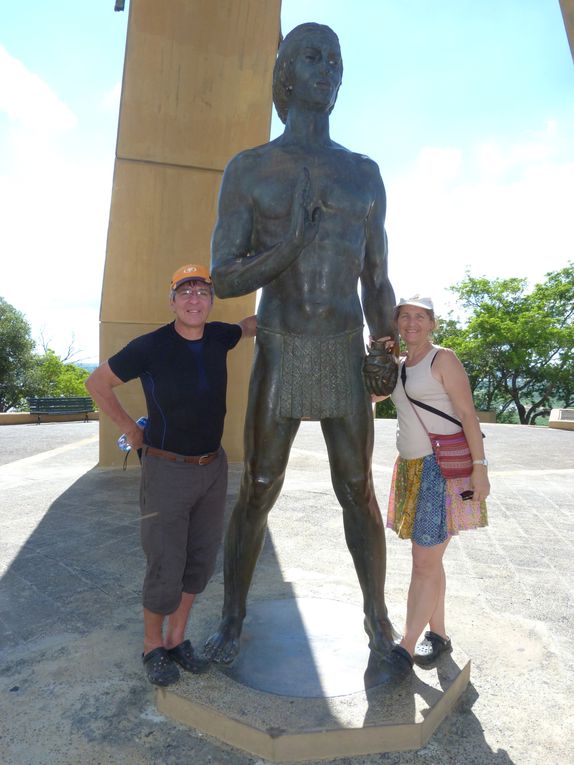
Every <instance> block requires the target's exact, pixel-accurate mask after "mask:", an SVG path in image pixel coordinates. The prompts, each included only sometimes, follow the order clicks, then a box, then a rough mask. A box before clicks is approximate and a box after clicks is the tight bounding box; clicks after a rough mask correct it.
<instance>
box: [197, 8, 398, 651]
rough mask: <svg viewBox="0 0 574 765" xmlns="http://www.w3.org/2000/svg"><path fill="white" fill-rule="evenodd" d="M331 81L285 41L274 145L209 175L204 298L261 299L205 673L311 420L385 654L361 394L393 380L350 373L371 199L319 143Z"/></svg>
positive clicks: (374, 216) (316, 46) (370, 166)
mask: <svg viewBox="0 0 574 765" xmlns="http://www.w3.org/2000/svg"><path fill="white" fill-rule="evenodd" d="M342 73H343V64H342V60H341V51H340V47H339V40H338V38H337V36H336V34H335V33H334V32H333V31H332V30H331V29H330V28H329V27H327V26H322V25H319V24H312V23H310V24H302V25H300V26H298V27H296V28H295V29H293V30H292V31H291V32H290V33H289V34H288V35H287V36H286V37H285V39H284V41H283V42H282V44H281V46H280V49H279V53H278V57H277V61H276V64H275V69H274V73H273V100H274V103H275V106H276V108H277V111H278V113H279V116H280V118H281V120H282V121H283V122H284V123H285V131H284V132H283V134H282V135H281V136H280V137H279V138H276V139H275V140H273V141H271V142H270V143H267V144H264V145H263V146H258V147H256V148H254V149H250V150H247V151H244V152H241V153H240V154H238V155H237V156H236V157H234V158H233V159H232V160H231V161H230V163H229V165H228V166H227V168H226V170H225V174H224V176H223V181H222V186H221V192H220V198H219V215H218V220H217V224H216V227H215V230H214V234H213V241H212V276H213V281H214V284H215V291H216V294H217V295H218V297H220V298H225V297H235V296H239V295H244V294H246V293H249V292H252V291H253V290H256V289H258V288H262V294H261V301H260V303H259V309H258V329H257V343H256V350H255V359H254V365H253V372H252V377H251V383H250V391H249V402H248V409H247V416H246V422H245V469H244V473H243V478H242V483H241V490H240V495H239V499H238V501H237V504H236V506H235V509H234V511H233V514H232V517H231V520H230V524H229V529H228V532H227V536H226V540H225V560H224V574H225V597H224V605H223V613H222V620H221V623H220V625H219V629H218V631H217V632H216V633H215V634H214V635H212V636H211V637H210V638H209V639H208V641H207V643H206V646H205V650H206V654H207V655H208V656H209V657H210V658H211V659H212V660H213V661H216V662H221V663H230V662H231V661H233V659H234V658H235V656H236V655H237V653H238V651H239V636H240V632H241V627H242V623H243V619H244V617H245V610H246V599H247V592H248V590H249V586H250V583H251V577H252V574H253V570H254V568H255V564H256V562H257V558H258V556H259V553H260V551H261V547H262V544H263V540H264V535H265V530H266V526H267V514H268V513H269V511H270V510H271V508H272V506H273V504H274V502H275V500H276V499H277V496H278V495H279V492H280V490H281V486H282V485H283V480H284V477H285V469H286V467H287V461H288V457H289V452H290V449H291V445H292V443H293V439H294V437H295V434H296V433H297V429H298V428H299V424H300V422H301V420H303V419H305V420H320V421H321V428H322V431H323V435H324V438H325V441H326V444H327V450H328V454H329V462H330V466H331V475H332V481H333V487H334V490H335V493H336V495H337V498H338V500H339V502H340V503H341V506H342V508H343V520H344V529H345V538H346V541H347V545H348V547H349V550H350V552H351V555H352V557H353V562H354V564H355V569H356V571H357V575H358V578H359V582H360V585H361V588H362V592H363V598H364V612H365V629H366V631H367V633H368V635H369V638H370V640H369V645H370V646H371V649H372V650H374V651H376V652H377V653H379V654H381V655H382V656H388V655H389V652H390V649H391V648H392V645H393V643H392V638H393V629H392V626H391V623H390V621H389V618H388V616H387V609H386V606H385V600H384V581H385V562H386V561H385V557H386V552H385V536H384V527H383V522H382V518H381V514H380V511H379V507H378V504H377V500H376V498H375V493H374V490H373V481H372V474H371V455H372V449H373V415H372V410H371V403H370V395H369V393H379V395H382V394H384V393H389V392H390V389H392V387H393V385H394V381H393V379H391V380H390V381H389V380H388V379H387V375H388V373H389V368H390V373H391V378H392V376H393V373H394V372H395V370H396V365H395V364H394V362H393V359H392V358H390V365H389V363H388V360H387V359H386V358H385V356H386V354H381V349H380V348H379V347H377V345H376V343H375V345H374V348H373V351H372V352H370V353H369V354H368V355H367V357H366V361H365V352H364V343H363V311H364V315H365V318H366V321H367V324H368V327H369V330H370V334H371V336H372V337H373V338H380V337H383V336H393V337H394V335H395V329H394V326H393V306H394V304H395V297H394V293H393V288H392V286H391V284H390V282H389V279H388V275H387V239H386V234H385V227H384V222H385V210H386V196H385V189H384V186H383V182H382V179H381V176H380V173H379V169H378V167H377V165H376V164H375V162H373V161H372V160H370V159H369V158H368V157H365V156H363V155H360V154H355V153H353V152H351V151H349V150H348V149H345V148H344V147H343V146H340V145H339V144H336V143H335V142H334V141H332V140H331V138H330V136H329V114H330V112H331V111H332V109H333V107H334V105H335V101H336V98H337V92H338V90H339V86H340V84H341V78H342ZM359 279H360V282H361V288H362V292H361V299H359V295H358V290H357V286H358V280H359ZM361 300H362V308H363V310H361ZM364 362H365V363H364ZM363 364H364V369H363ZM363 377H364V379H363Z"/></svg>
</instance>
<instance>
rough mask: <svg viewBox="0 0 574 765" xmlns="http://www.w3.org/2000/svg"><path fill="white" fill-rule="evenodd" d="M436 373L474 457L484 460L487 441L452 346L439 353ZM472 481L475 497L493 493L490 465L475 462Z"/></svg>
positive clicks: (482, 497)
mask: <svg viewBox="0 0 574 765" xmlns="http://www.w3.org/2000/svg"><path fill="white" fill-rule="evenodd" d="M432 373H433V376H434V377H435V378H436V379H438V380H439V382H441V383H442V385H443V386H444V389H445V390H446V392H447V393H448V396H449V398H450V400H451V402H452V405H453V408H454V411H455V412H456V415H457V417H458V419H459V420H460V421H461V423H462V429H463V430H464V435H465V436H466V440H467V441H468V445H469V448H470V453H471V454H472V459H473V461H475V460H483V459H484V458H485V457H484V443H483V438H482V433H481V431H480V424H479V422H478V417H477V416H476V409H475V408H474V402H473V400H472V391H471V389H470V383H469V381H468V375H467V374H466V371H465V369H464V367H463V366H462V364H461V362H460V360H459V359H458V357H457V355H456V354H455V353H454V351H451V350H450V349H449V348H442V349H441V350H440V351H439V353H438V354H437V356H436V360H435V362H434V364H433V366H432ZM471 485H472V489H473V491H474V499H476V500H481V499H486V497H487V496H488V495H489V493H490V483H489V481H488V468H487V466H486V465H473V471H472V478H471Z"/></svg>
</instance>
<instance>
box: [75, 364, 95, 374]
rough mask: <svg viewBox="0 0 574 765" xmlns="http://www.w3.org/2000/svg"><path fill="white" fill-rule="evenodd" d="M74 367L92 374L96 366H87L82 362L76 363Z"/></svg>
mask: <svg viewBox="0 0 574 765" xmlns="http://www.w3.org/2000/svg"><path fill="white" fill-rule="evenodd" d="M75 366H77V367H80V369H85V370H86V371H87V372H93V371H94V369H95V368H96V367H97V366H98V365H97V364H88V363H87V362H84V361H78V362H76V364H75Z"/></svg>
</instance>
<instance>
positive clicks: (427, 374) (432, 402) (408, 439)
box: [391, 345, 460, 460]
mask: <svg viewBox="0 0 574 765" xmlns="http://www.w3.org/2000/svg"><path fill="white" fill-rule="evenodd" d="M439 350H440V346H438V345H433V347H432V349H431V350H430V351H429V352H428V353H427V355H426V356H425V357H424V358H423V359H421V360H420V361H419V363H418V364H415V365H414V366H412V367H406V373H407V379H406V382H405V385H406V389H407V392H408V394H409V396H410V397H411V398H416V399H417V400H418V401H422V402H423V403H425V404H428V405H429V406H434V408H435V409H440V411H441V412H444V413H445V414H449V415H450V416H451V417H456V416H457V415H456V413H455V411H454V409H453V406H452V404H451V401H450V398H449V397H448V394H447V392H446V391H445V389H444V387H443V385H442V384H441V383H440V382H439V381H438V380H437V379H436V378H434V377H433V375H432V371H431V364H432V361H433V359H434V357H435V356H436V354H437V352H438V351H439ZM404 363H405V362H404V359H403V360H402V361H401V365H400V367H399V379H398V382H397V384H396V387H395V389H394V391H393V393H392V396H391V398H392V400H393V402H394V404H395V406H396V408H397V449H398V451H399V454H400V455H401V457H403V459H406V460H414V459H418V458H419V457H426V455H427V454H432V447H431V443H430V440H429V437H428V436H427V434H426V432H425V430H424V428H423V426H422V425H421V423H420V421H419V419H418V417H417V416H416V414H415V413H414V411H413V406H415V407H416V409H417V413H418V415H419V417H420V418H421V420H422V421H423V422H424V424H425V426H426V428H427V430H429V431H430V432H431V433H458V431H459V430H460V428H459V427H458V425H455V424H454V422H449V420H445V419H444V417H440V415H438V414H433V413H432V412H427V411H426V410H424V409H422V408H421V407H417V406H416V404H411V403H410V401H409V400H408V398H407V397H406V394H405V391H404V388H403V383H402V381H401V370H402V366H403V364H404ZM457 419H458V418H457Z"/></svg>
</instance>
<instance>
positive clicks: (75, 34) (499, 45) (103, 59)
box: [0, 0, 574, 363]
mask: <svg viewBox="0 0 574 765" xmlns="http://www.w3.org/2000/svg"><path fill="white" fill-rule="evenodd" d="M214 1H217V0H214ZM128 2H129V0H128ZM128 2H126V12H124V13H115V12H114V0H91V1H90V2H85V0H84V2H76V3H70V2H64V1H63V0H51V1H50V2H49V3H48V2H46V0H27V2H25V3H20V2H15V3H3V4H2V8H1V9H0V210H1V225H0V258H1V261H0V262H1V267H0V296H1V297H3V298H4V299H5V300H7V301H8V302H9V303H11V304H12V305H13V306H14V307H15V308H17V309H18V310H19V311H21V312H22V313H23V314H24V315H25V317H26V318H27V320H28V321H29V323H30V325H31V327H32V334H33V336H34V338H35V339H36V340H37V341H38V343H39V347H41V346H42V345H48V346H49V347H51V348H52V349H53V350H55V351H56V352H57V353H59V354H60V355H65V354H66V353H67V351H68V349H69V347H70V346H72V347H73V350H74V351H75V358H77V359H78V360H83V361H85V362H92V363H95V362H97V361H98V358H99V349H98V321H99V304H100V296H101V284H102V276H103V268H104V262H105V247H106V236H107V226H108V217H109V207H110V197H111V186H112V174H113V166H114V156H115V145H116V137H117V121H118V112H119V99H120V92H121V78H122V69H123V58H124V49H125V39H126V32H127V21H128V13H127V9H128ZM310 9H312V10H310ZM305 21H317V22H320V23H323V24H328V25H329V26H331V27H332V28H333V29H334V30H335V32H336V33H337V34H338V36H339V39H340V43H341V50H342V55H343V63H344V74H343V83H342V86H341V89H340V91H339V97H338V100H337V104H336V106H335V110H334V111H333V114H332V117H331V137H332V138H333V139H334V140H335V141H337V142H338V143H340V144H342V145H343V146H346V147H347V148H348V149H351V150H353V151H356V152H360V153H361V154H366V155H367V156H369V157H371V158H372V159H373V160H375V161H376V162H377V164H378V165H379V168H380V171H381V175H382V177H383V181H384V183H385V187H386V191H387V222H386V226H387V232H388V236H389V275H390V278H391V282H392V283H393V286H394V289H395V293H396V295H397V298H399V297H409V296H412V295H413V294H415V293H419V294H424V295H431V296H432V297H433V298H434V300H435V305H436V307H437V310H438V312H439V314H442V315H446V314H447V313H448V312H449V311H453V312H454V315H455V316H457V315H460V311H459V309H458V307H457V305H456V303H455V301H454V296H453V294H452V293H451V292H450V291H449V290H448V287H449V286H451V285H453V284H455V283H456V282H458V281H460V280H461V279H462V278H464V275H465V272H466V271H467V270H468V271H469V272H470V273H471V274H472V275H473V276H486V277H488V278H491V279H492V278H506V277H511V276H519V277H525V278H527V279H528V280H529V283H530V284H533V283H535V282H537V281H540V280H541V279H543V277H544V274H545V273H547V272H548V271H552V270H557V269H560V268H562V267H564V266H566V265H567V264H568V262H569V261H572V260H574V252H573V250H574V247H573V241H574V237H573V234H572V230H573V229H572V223H571V219H572V201H573V200H574V66H573V62H572V56H571V53H570V49H569V47H568V40H567V36H566V32H565V29H564V24H563V20H562V16H561V13H560V5H559V2H558V0H481V1H480V3H477V2H476V1H475V0H434V2H432V3H431V2H428V0H356V1H355V2H353V3H349V2H347V0H313V3H309V2H308V0H283V4H282V30H283V33H284V34H286V33H287V32H288V31H289V30H290V29H292V28H293V27H294V26H296V25H297V24H299V23H302V22H305ZM281 130H282V126H281V123H280V122H279V120H278V119H277V118H276V116H275V117H274V119H273V121H272V128H271V136H272V137H275V136H277V135H278V134H279V133H280V132H281Z"/></svg>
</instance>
